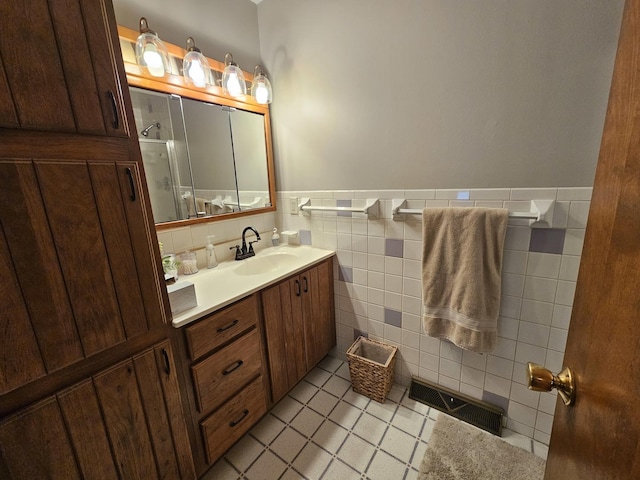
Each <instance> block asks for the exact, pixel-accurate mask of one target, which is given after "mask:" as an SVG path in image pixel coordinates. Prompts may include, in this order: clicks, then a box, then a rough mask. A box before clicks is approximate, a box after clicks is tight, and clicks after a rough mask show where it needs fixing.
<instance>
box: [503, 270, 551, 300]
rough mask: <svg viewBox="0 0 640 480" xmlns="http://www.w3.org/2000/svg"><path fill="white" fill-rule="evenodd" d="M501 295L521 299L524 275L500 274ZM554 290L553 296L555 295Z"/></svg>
mask: <svg viewBox="0 0 640 480" xmlns="http://www.w3.org/2000/svg"><path fill="white" fill-rule="evenodd" d="M501 286H502V289H501V293H502V295H509V296H511V297H521V296H522V292H523V290H524V275H516V274H513V273H503V274H502V285H501ZM555 293H556V292H555V288H554V291H553V294H554V295H555Z"/></svg>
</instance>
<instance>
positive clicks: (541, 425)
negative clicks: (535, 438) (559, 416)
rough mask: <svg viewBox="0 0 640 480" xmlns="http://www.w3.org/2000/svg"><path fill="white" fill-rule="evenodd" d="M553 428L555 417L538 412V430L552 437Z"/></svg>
mask: <svg viewBox="0 0 640 480" xmlns="http://www.w3.org/2000/svg"><path fill="white" fill-rule="evenodd" d="M552 426H553V415H549V414H548V413H544V412H538V418H537V419H536V430H540V431H542V432H544V433H546V434H549V435H551V427H552Z"/></svg>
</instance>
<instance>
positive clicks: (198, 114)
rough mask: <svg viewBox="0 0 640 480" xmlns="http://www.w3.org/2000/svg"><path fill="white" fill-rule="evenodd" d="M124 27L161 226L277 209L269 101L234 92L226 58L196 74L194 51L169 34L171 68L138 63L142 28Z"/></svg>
mask: <svg viewBox="0 0 640 480" xmlns="http://www.w3.org/2000/svg"><path fill="white" fill-rule="evenodd" d="M118 34H119V37H120V46H121V50H122V56H123V60H124V65H125V71H126V74H127V82H128V84H129V86H130V87H131V88H130V90H131V98H132V102H133V108H134V117H135V121H136V127H137V130H138V139H139V143H140V150H141V152H142V157H143V162H144V167H145V174H146V177H147V185H148V188H149V195H150V198H151V204H152V210H153V215H154V221H155V223H156V228H157V229H166V228H175V227H178V226H185V225H192V224H197V223H203V222H211V221H216V220H224V219H228V218H233V217H240V216H246V215H253V214H257V213H264V212H269V211H275V209H276V205H275V197H276V195H275V175H274V165H273V148H272V143H271V119H270V116H269V106H268V105H262V104H258V103H257V102H256V101H255V100H254V99H253V98H252V97H251V96H250V95H245V96H242V97H241V98H233V97H230V96H228V95H226V94H225V93H224V91H223V89H222V88H221V87H220V86H219V85H220V79H221V77H222V71H223V70H224V64H223V63H222V62H218V61H216V60H213V59H210V58H207V60H208V61H209V65H210V68H211V75H210V78H209V84H208V85H207V86H206V87H203V88H200V87H197V86H195V85H193V84H192V83H191V82H188V81H187V80H186V79H185V78H184V77H183V76H182V75H181V73H182V58H183V57H184V54H185V53H186V51H185V50H184V49H182V48H180V47H178V46H176V45H173V44H170V43H167V42H164V44H165V45H166V47H167V50H168V52H169V58H170V64H171V74H167V75H165V76H164V77H153V76H151V75H149V74H148V73H147V71H146V69H145V68H142V67H140V66H139V65H138V64H137V63H136V59H135V42H136V39H137V37H138V32H137V31H135V30H132V29H129V28H126V27H123V26H118ZM244 75H245V81H247V83H248V84H249V85H250V84H251V81H252V80H253V75H252V74H250V73H248V72H244Z"/></svg>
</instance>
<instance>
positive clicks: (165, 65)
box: [136, 17, 170, 77]
mask: <svg viewBox="0 0 640 480" xmlns="http://www.w3.org/2000/svg"><path fill="white" fill-rule="evenodd" d="M136 61H137V62H138V65H141V66H143V67H147V70H149V73H150V74H151V75H153V76H154V77H164V76H165V74H167V73H169V72H170V69H169V53H168V52H167V47H165V46H164V43H162V40H160V37H158V35H157V34H156V32H154V31H153V30H151V29H150V28H149V24H148V23H147V19H146V18H144V17H142V18H140V35H139V36H138V40H137V41H136Z"/></svg>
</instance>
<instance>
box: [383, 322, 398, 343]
mask: <svg viewBox="0 0 640 480" xmlns="http://www.w3.org/2000/svg"><path fill="white" fill-rule="evenodd" d="M384 339H385V341H386V342H387V343H388V342H393V343H396V344H401V343H402V329H401V328H398V327H394V326H393V325H389V324H385V325H384Z"/></svg>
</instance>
